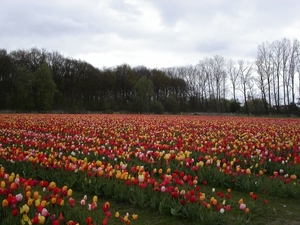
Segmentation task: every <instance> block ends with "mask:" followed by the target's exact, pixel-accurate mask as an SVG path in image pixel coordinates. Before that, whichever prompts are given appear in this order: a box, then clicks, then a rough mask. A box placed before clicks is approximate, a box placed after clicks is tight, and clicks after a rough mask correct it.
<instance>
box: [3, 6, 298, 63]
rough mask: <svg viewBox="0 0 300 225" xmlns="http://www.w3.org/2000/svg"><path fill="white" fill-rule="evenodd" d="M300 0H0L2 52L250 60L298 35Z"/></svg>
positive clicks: (100, 59) (105, 59) (128, 59)
mask: <svg viewBox="0 0 300 225" xmlns="http://www.w3.org/2000/svg"><path fill="white" fill-rule="evenodd" d="M299 13H300V1H299V0H0V48H3V49H6V50H7V51H12V50H18V49H25V50H27V49H30V48H32V47H37V48H39V49H41V48H45V49H46V50H47V51H50V52H52V51H58V52H59V53H61V54H62V55H63V56H65V57H71V58H74V59H80V60H83V61H87V62H89V63H91V64H92V65H94V66H95V67H98V68H103V67H111V66H116V65H120V64H123V63H127V64H129V65H130V66H132V67H134V66H139V65H143V66H146V67H148V68H162V67H172V66H186V65H195V64H197V63H198V62H199V60H201V59H204V58H205V57H213V56H215V55H221V56H223V57H225V58H226V59H234V60H239V59H242V60H249V61H253V60H254V59H255V57H256V50H257V47H258V45H260V44H262V43H263V42H273V41H275V40H282V39H283V38H288V39H290V40H294V39H298V40H299V38H300V14H299Z"/></svg>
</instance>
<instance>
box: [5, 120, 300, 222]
mask: <svg viewBox="0 0 300 225" xmlns="http://www.w3.org/2000/svg"><path fill="white" fill-rule="evenodd" d="M0 117H1V122H0V129H1V132H0V143H1V146H0V156H1V161H0V162H1V163H2V165H3V166H5V168H6V170H7V171H10V172H14V173H15V174H20V176H23V177H25V178H26V179H29V178H32V179H34V180H37V181H40V180H44V181H54V182H55V184H56V185H58V186H60V187H64V186H65V187H68V188H71V189H73V190H76V191H81V192H83V193H86V194H88V195H91V196H93V195H95V196H105V197H108V198H113V199H115V200H116V201H120V202H131V203H132V204H134V205H137V206H138V207H142V208H146V207H151V208H153V209H156V210H159V211H160V212H161V213H163V214H171V215H174V216H178V217H183V218H188V219H191V220H199V219H200V220H203V221H208V220H212V218H213V219H214V220H217V221H216V222H220V221H222V222H224V221H228V220H230V218H231V217H233V216H236V215H238V218H240V219H241V220H242V221H244V220H248V219H249V218H251V215H252V214H254V213H255V211H258V210H260V209H263V208H264V207H265V206H266V204H267V199H266V198H267V196H268V195H275V196H282V197H292V198H295V197H299V196H300V188H299V179H298V177H299V176H300V169H299V163H300V156H299V152H300V125H299V121H298V120H296V119H290V118H289V119H268V118H246V117H208V116H206V117H199V116H187V117H184V116H144V115H143V116H142V115H25V114H24V115H1V116H0ZM207 185H209V187H213V190H210V191H208V190H207V188H205V187H206V186H207ZM216 190H217V191H216ZM235 191H243V192H246V193H250V200H249V202H245V200H243V199H241V200H240V201H238V202H231V196H232V195H234V192H235ZM19 211H21V210H19ZM23 211H24V210H23ZM23 211H22V212H23ZM18 213H20V212H18ZM228 215H229V216H228ZM230 215H231V216H230Z"/></svg>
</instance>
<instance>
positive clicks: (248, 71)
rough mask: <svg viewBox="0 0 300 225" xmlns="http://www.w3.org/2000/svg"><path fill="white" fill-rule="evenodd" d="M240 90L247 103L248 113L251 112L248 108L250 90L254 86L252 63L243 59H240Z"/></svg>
mask: <svg viewBox="0 0 300 225" xmlns="http://www.w3.org/2000/svg"><path fill="white" fill-rule="evenodd" d="M238 77H239V90H240V91H241V92H242V94H243V97H244V103H245V110H246V113H247V114H249V108H248V101H247V100H248V91H249V90H250V89H251V88H252V85H253V83H252V79H253V78H252V64H251V63H249V62H245V61H243V60H239V61H238Z"/></svg>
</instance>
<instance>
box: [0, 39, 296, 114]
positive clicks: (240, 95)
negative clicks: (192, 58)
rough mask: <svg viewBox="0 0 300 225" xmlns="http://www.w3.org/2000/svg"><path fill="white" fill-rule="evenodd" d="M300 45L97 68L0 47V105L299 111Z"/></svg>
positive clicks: (283, 43)
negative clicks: (252, 54) (242, 55)
mask: <svg viewBox="0 0 300 225" xmlns="http://www.w3.org/2000/svg"><path fill="white" fill-rule="evenodd" d="M299 46H300V45H299V41H298V40H293V41H290V40H288V39H286V38H284V39H282V40H277V41H274V42H272V43H268V42H264V43H262V44H261V45H259V46H258V48H257V58H256V60H255V61H254V62H248V61H245V60H238V61H233V60H231V59H229V60H227V59H225V58H224V57H222V56H219V55H216V56H214V57H212V58H204V59H202V60H200V61H199V63H198V64H197V65H189V66H183V67H170V68H160V69H157V68H155V69H149V68H146V67H145V66H137V67H131V66H129V65H127V64H122V65H118V66H115V67H110V68H102V69H99V68H95V67H94V66H92V65H91V64H89V63H88V62H85V61H81V60H77V59H73V58H69V57H64V56H63V55H61V54H60V53H59V52H57V51H54V52H48V51H47V50H45V49H38V48H31V49H29V50H15V51H11V52H7V51H6V50H5V49H1V50H0V110H14V111H18V112H30V111H35V112H36V111H37V112H48V111H55V110H60V111H64V112H86V111H104V112H110V111H111V112H112V111H121V110H124V111H129V112H134V113H147V112H154V113H164V112H170V113H178V112H214V113H236V112H241V113H247V114H249V113H257V114H269V113H287V114H290V113H293V112H298V107H297V103H298V102H299V96H298V97H297V96H296V94H299V93H296V92H297V83H298V81H299V72H300V51H299V50H300V47H299ZM298 88H299V83H298Z"/></svg>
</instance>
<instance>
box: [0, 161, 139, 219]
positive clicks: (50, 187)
mask: <svg viewBox="0 0 300 225" xmlns="http://www.w3.org/2000/svg"><path fill="white" fill-rule="evenodd" d="M72 194H73V190H72V189H70V188H68V187H67V186H63V187H61V188H60V187H58V186H57V185H56V183H55V182H53V181H52V182H48V181H44V180H40V181H38V180H35V179H32V178H29V179H25V178H23V177H21V176H20V175H19V174H15V173H11V174H9V173H6V172H5V169H4V167H3V166H1V167H0V201H1V202H2V209H1V210H0V223H1V224H3V225H5V224H24V225H25V224H32V225H34V224H51V225H59V224H67V225H79V224H87V225H95V224H102V225H107V224H108V221H109V219H110V218H111V217H112V211H111V208H110V203H109V202H104V203H103V205H102V214H103V215H102V217H103V220H102V221H97V219H99V216H98V217H97V218H93V217H92V215H94V214H95V213H94V211H96V208H97V207H98V206H97V204H99V202H98V196H96V195H95V196H93V197H92V199H91V200H90V201H89V200H88V197H87V195H84V196H83V198H82V199H81V200H80V201H78V202H76V200H75V199H74V198H73V197H72ZM76 204H78V205H79V204H80V206H79V207H77V208H75V206H76ZM79 210H80V211H81V213H80V214H78V211H79ZM82 211H86V213H85V214H90V216H86V217H84V216H82V215H84V214H83V213H82ZM78 215H79V216H78ZM114 217H116V218H118V219H119V220H120V224H130V223H131V220H136V219H137V218H138V215H137V214H132V215H131V216H130V215H129V213H126V214H125V215H124V216H120V214H119V212H116V213H115V215H114ZM74 218H76V219H75V220H74Z"/></svg>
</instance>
